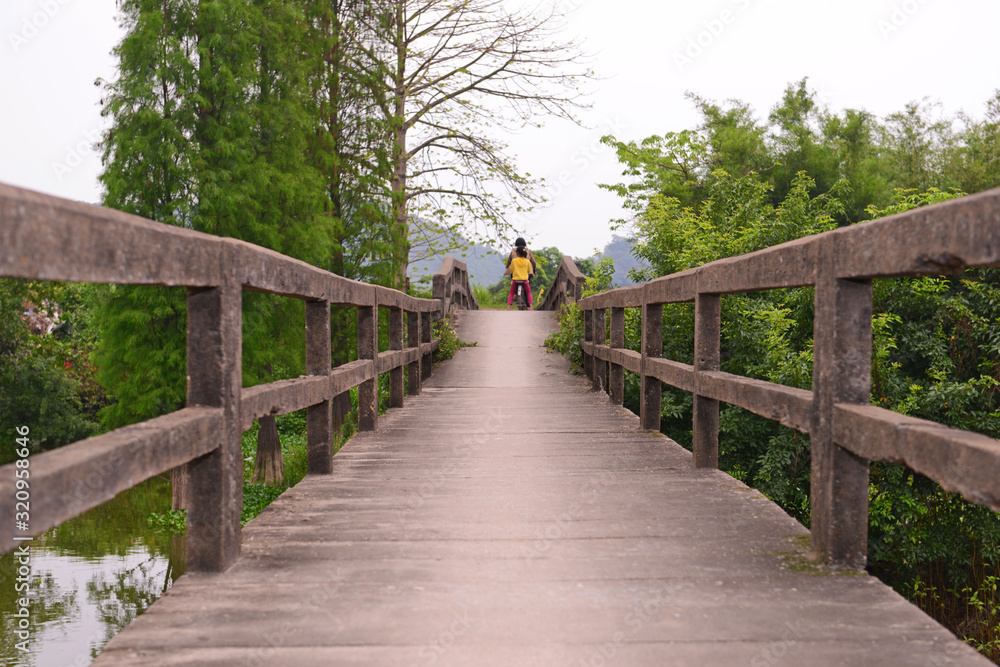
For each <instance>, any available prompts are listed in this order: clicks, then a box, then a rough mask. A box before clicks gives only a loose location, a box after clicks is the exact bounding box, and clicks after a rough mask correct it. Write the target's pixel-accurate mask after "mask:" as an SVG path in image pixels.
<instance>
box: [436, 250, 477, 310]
mask: <svg viewBox="0 0 1000 667" xmlns="http://www.w3.org/2000/svg"><path fill="white" fill-rule="evenodd" d="M431 290H432V292H431V293H432V295H433V296H434V298H435V299H439V300H440V301H441V314H442V315H443V316H445V317H447V316H448V314H449V313H451V309H452V308H461V309H463V310H479V302H478V301H476V297H475V295H474V294H473V293H472V287H471V286H470V285H469V269H468V266H467V265H466V264H465V262H460V261H458V260H457V259H454V258H452V257H445V258H444V262H442V264H441V268H440V269H438V270H437V273H435V274H434V276H433V278H432V281H431Z"/></svg>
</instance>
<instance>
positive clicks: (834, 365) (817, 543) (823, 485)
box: [810, 244, 872, 569]
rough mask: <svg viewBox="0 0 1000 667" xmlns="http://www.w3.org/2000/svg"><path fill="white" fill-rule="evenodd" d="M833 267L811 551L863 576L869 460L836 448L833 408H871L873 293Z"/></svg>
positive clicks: (819, 380)
mask: <svg viewBox="0 0 1000 667" xmlns="http://www.w3.org/2000/svg"><path fill="white" fill-rule="evenodd" d="M828 248H829V250H830V251H832V244H830V246H828ZM829 254H832V252H831V253H829ZM832 266H833V263H832V261H827V262H824V263H823V268H824V275H823V277H822V278H821V279H820V280H818V281H817V284H816V297H815V298H816V318H815V323H814V331H813V341H814V346H813V356H814V359H813V423H812V429H811V433H810V440H811V443H812V481H811V498H810V500H811V505H812V521H811V532H812V543H813V548H814V549H815V550H816V552H817V553H818V554H819V555H820V556H821V557H823V558H824V559H825V560H826V561H827V562H829V563H831V564H833V565H840V566H846V567H850V568H855V569H862V568H864V566H865V561H866V560H867V555H868V460H867V459H864V458H861V457H858V456H855V455H854V454H852V453H850V452H848V451H847V450H845V449H842V448H841V447H840V446H838V445H837V444H836V443H835V442H834V441H833V408H834V405H836V404H837V403H854V404H861V405H867V404H868V402H869V401H870V394H871V349H872V346H871V341H872V333H871V331H872V329H871V321H872V286H871V282H870V281H854V280H839V279H835V278H832V277H830V276H831V275H832V271H831V270H830V269H831V267H832Z"/></svg>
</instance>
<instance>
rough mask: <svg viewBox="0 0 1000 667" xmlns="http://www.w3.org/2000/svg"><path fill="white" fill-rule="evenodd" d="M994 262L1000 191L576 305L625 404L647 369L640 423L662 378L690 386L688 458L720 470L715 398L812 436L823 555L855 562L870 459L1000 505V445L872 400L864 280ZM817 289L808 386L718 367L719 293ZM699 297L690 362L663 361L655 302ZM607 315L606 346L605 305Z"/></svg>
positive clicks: (597, 376)
mask: <svg viewBox="0 0 1000 667" xmlns="http://www.w3.org/2000/svg"><path fill="white" fill-rule="evenodd" d="M995 266H1000V189H995V190H990V191H988V192H984V193H981V194H978V195H973V196H969V197H963V198H961V199H957V200H952V201H949V202H945V203H941V204H937V205H935V206H930V207H927V208H921V209H917V210H913V211H909V212H906V213H901V214H898V215H893V216H890V217H887V218H883V219H881V220H876V221H871V222H866V223H861V224H856V225H852V226H850V227H844V228H841V229H837V230H833V231H829V232H825V233H822V234H817V235H814V236H810V237H806V238H802V239H798V240H795V241H791V242H789V243H785V244H782V245H778V246H774V247H771V248H766V249H764V250H760V251H757V252H754V253H750V254H747V255H743V256H739V257H730V258H726V259H722V260H718V261H715V262H712V263H710V264H706V265H704V266H701V267H699V268H697V269H693V270H689V271H684V272H681V273H676V274H673V275H669V276H665V277H663V278H659V279H657V280H653V281H650V282H647V283H645V284H642V285H636V286H633V287H626V288H621V289H616V290H611V291H608V292H604V293H602V294H597V295H594V296H591V297H588V298H586V299H583V300H581V301H579V302H578V303H579V306H580V308H581V309H582V310H583V311H584V331H585V334H584V340H582V341H581V343H580V345H581V347H582V350H583V353H584V368H585V372H586V374H587V376H588V377H590V378H592V380H593V385H594V387H595V388H596V389H604V390H606V391H608V393H609V394H610V396H611V399H612V400H613V401H614V402H616V403H618V404H621V403H622V399H623V395H624V371H625V370H628V371H631V372H633V373H637V374H639V375H640V376H641V398H640V401H641V407H640V419H641V423H642V426H643V427H644V428H647V429H651V430H658V429H659V426H660V393H661V383H663V382H665V383H667V384H669V385H671V386H674V387H677V388H679V389H682V390H684V391H687V392H690V393H691V394H693V396H694V398H693V401H694V405H693V407H694V419H693V435H694V447H693V448H694V463H695V465H696V466H699V467H708V468H714V467H717V466H718V452H719V402H720V401H724V402H726V403H729V404H732V405H736V406H739V407H741V408H744V409H746V410H749V411H750V412H753V413H755V414H758V415H761V416H764V417H767V418H769V419H773V420H775V421H778V422H780V423H782V424H784V425H785V426H789V427H791V428H794V429H796V430H798V431H801V432H802V433H807V434H809V436H810V439H811V443H812V464H811V465H812V469H811V479H812V482H811V486H812V490H811V508H812V517H811V526H812V543H813V547H814V549H815V550H816V551H817V553H819V554H821V555H822V556H823V557H824V558H826V559H827V560H828V561H829V562H831V563H833V564H836V565H845V566H849V567H856V568H860V567H863V566H864V564H865V561H866V558H867V539H868V490H869V487H868V463H869V461H890V462H897V463H904V464H906V465H907V466H909V467H910V468H912V469H913V470H915V471H917V472H919V473H921V474H923V475H926V476H927V477H929V478H931V479H933V480H934V481H936V482H937V483H939V484H940V485H941V486H942V487H943V488H944V489H946V490H948V491H954V492H958V493H960V494H961V495H962V496H963V497H964V498H966V499H968V500H969V501H971V502H974V503H979V504H984V505H987V506H989V507H991V508H992V509H994V510H1000V442H998V441H997V440H994V439H993V438H989V437H987V436H984V435H979V434H976V433H971V432H967V431H961V430H956V429H952V428H948V427H945V426H943V425H940V424H937V423H933V422H929V421H925V420H921V419H916V418H913V417H908V416H905V415H901V414H898V413H895V412H892V411H890V410H886V409H883V408H878V407H875V406H873V405H870V394H871V351H872V327H871V322H872V280H873V279H877V278H889V277H899V276H926V275H940V274H950V273H957V272H960V271H962V270H964V269H965V268H967V267H995ZM802 286H814V287H815V321H814V332H813V345H814V348H813V350H814V361H813V383H812V390H811V391H807V390H802V389H795V388H791V387H787V386H782V385H779V384H775V383H771V382H765V381H762V380H756V379H751V378H747V377H741V376H737V375H731V374H729V373H723V372H721V371H720V370H719V345H720V328H721V322H720V316H721V308H720V304H721V297H722V295H725V294H735V293H741V292H754V291H762V290H772V289H782V288H792V287H802ZM684 302H694V304H695V335H694V364H693V365H687V364H682V363H678V362H676V361H672V360H669V359H663V358H661V354H662V338H663V336H662V327H663V319H662V315H663V305H664V304H670V303H684ZM625 308H641V309H642V344H641V347H642V350H641V352H633V351H630V350H627V349H623V348H624V342H625V341H624V321H625V320H624V314H625ZM608 309H610V311H611V321H610V340H609V332H608V331H607V311H608Z"/></svg>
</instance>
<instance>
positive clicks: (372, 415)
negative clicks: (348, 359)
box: [358, 306, 378, 431]
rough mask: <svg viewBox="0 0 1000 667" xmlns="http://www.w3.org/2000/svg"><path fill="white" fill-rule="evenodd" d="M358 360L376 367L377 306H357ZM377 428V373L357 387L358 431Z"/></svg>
mask: <svg viewBox="0 0 1000 667" xmlns="http://www.w3.org/2000/svg"><path fill="white" fill-rule="evenodd" d="M358 359H371V360H372V363H373V364H374V365H375V366H376V370H377V365H378V306H358ZM377 427H378V373H376V374H375V377H373V378H372V379H370V380H365V381H364V382H362V383H361V384H359V385H358V430H359V431H374V430H375V429H376V428H377Z"/></svg>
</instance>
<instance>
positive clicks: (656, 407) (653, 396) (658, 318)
mask: <svg viewBox="0 0 1000 667" xmlns="http://www.w3.org/2000/svg"><path fill="white" fill-rule="evenodd" d="M648 290H649V287H648V286H647V287H646V288H644V290H643V291H644V294H643V298H642V302H643V306H642V387H641V390H642V396H641V397H640V399H639V400H640V401H641V403H640V405H639V421H640V422H641V424H642V428H644V429H646V430H649V431H659V430H660V398H661V397H660V394H661V393H662V391H663V386H662V383H661V382H660V380H659V379H658V378H655V377H652V376H651V375H647V373H646V364H647V363H648V360H649V359H651V358H657V357H661V356H663V305H662V304H658V303H657V304H652V303H649V302H648V301H647V299H648Z"/></svg>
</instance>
